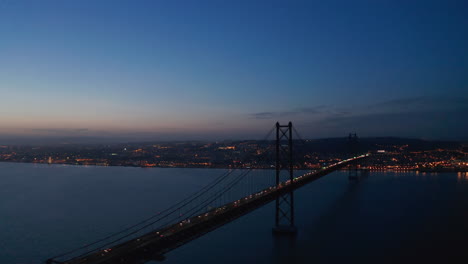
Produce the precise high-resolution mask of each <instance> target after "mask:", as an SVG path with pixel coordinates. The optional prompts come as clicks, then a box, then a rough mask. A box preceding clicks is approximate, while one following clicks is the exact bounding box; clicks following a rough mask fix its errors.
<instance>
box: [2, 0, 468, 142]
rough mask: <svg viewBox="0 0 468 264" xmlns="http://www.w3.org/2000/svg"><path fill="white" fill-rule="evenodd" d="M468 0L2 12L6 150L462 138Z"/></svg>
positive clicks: (466, 106)
mask: <svg viewBox="0 0 468 264" xmlns="http://www.w3.org/2000/svg"><path fill="white" fill-rule="evenodd" d="M467 12H468V2H466V1H371V0H369V1H359V0H358V1H247V0H246V1H243V0H241V1H189V0H186V1H178V0H175V1H103V0H102V1H91V0H83V1H71V0H63V1H58V0H57V1H45V0H44V1H21V0H18V1H11V0H3V1H2V0H0V92H1V104H0V136H2V137H3V138H8V137H11V136H24V137H65V136H73V137H80V136H82V137H91V136H92V137H108V138H122V139H124V138H141V139H161V140H165V139H235V138H261V137H262V135H263V134H265V133H266V132H267V131H268V130H269V128H270V127H271V126H272V125H273V124H274V122H276V121H281V122H287V121H290V120H291V121H293V122H294V124H295V125H296V126H297V128H298V129H299V130H300V131H301V133H302V134H303V136H304V137H309V138H316V137H329V136H330V137H335V136H343V135H346V134H347V133H348V132H350V131H356V132H357V133H358V134H359V135H362V136H408V137H421V138H437V139H467V136H466V135H468V125H467V124H466V123H467V122H466V121H465V120H464V119H465V117H466V115H467V114H468V74H467V72H468V48H467V47H468V34H467V33H466V32H467V28H468V16H466V13H467Z"/></svg>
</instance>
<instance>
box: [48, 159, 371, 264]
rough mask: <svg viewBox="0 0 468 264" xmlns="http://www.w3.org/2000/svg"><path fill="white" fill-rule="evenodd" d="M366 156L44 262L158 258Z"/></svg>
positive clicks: (111, 263)
mask: <svg viewBox="0 0 468 264" xmlns="http://www.w3.org/2000/svg"><path fill="white" fill-rule="evenodd" d="M368 156H369V154H364V155H360V156H357V157H353V158H350V159H347V160H343V161H340V162H338V163H335V164H332V165H329V166H327V167H323V168H322V169H320V170H317V171H315V172H310V173H306V174H304V175H302V176H299V177H296V178H294V179H293V180H292V181H291V180H287V181H284V182H281V183H279V184H278V185H277V186H272V187H269V188H266V189H264V190H261V191H259V192H256V193H253V194H251V195H248V196H246V197H243V198H241V199H239V200H236V201H233V202H230V203H227V204H225V205H223V206H220V207H217V208H214V209H212V210H210V211H208V212H206V213H203V214H200V215H197V216H194V217H191V218H187V219H185V220H183V221H180V222H178V223H175V224H172V225H169V226H166V227H164V228H161V229H159V230H154V231H152V232H149V233H146V234H144V235H142V236H140V237H138V238H135V239H132V240H129V241H126V242H123V243H121V244H118V245H115V246H113V247H111V248H106V249H102V250H100V251H95V252H92V253H90V254H88V255H85V256H79V257H76V258H73V259H71V260H67V261H64V262H60V261H56V260H52V259H50V260H48V261H47V262H46V263H61V264H116V263H125V264H140V263H145V262H148V261H151V260H156V261H161V260H164V258H165V257H164V254H165V253H167V252H169V251H171V250H173V249H175V248H177V247H180V246H182V245H184V244H186V243H188V242H190V241H192V240H194V239H196V238H198V237H200V236H202V235H204V234H206V233H208V232H210V231H213V230H215V229H216V228H218V227H221V226H223V225H225V224H227V223H229V222H231V221H233V220H235V219H237V218H239V217H241V216H242V215H245V214H247V213H249V212H251V211H253V210H255V209H257V208H259V207H261V206H263V205H265V204H267V203H270V202H272V201H274V200H275V199H277V197H279V196H281V195H284V194H285V193H288V192H291V191H294V190H295V189H298V188H300V187H302V186H304V185H306V184H308V183H310V182H312V181H315V180H317V179H319V178H321V177H323V176H325V175H327V174H329V173H331V172H333V171H335V170H338V169H340V168H342V167H344V166H347V165H349V164H351V163H353V162H356V161H358V160H362V159H365V158H367V157H368Z"/></svg>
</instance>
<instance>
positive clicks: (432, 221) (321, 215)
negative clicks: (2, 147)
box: [0, 163, 468, 264]
mask: <svg viewBox="0 0 468 264" xmlns="http://www.w3.org/2000/svg"><path fill="white" fill-rule="evenodd" d="M0 172H1V173H0V238H1V239H0V263H8V264H20V263H21V264H23V263H28V264H29V263H39V262H40V260H44V259H46V258H47V257H49V256H51V255H53V254H55V253H58V252H61V251H64V250H68V249H70V248H73V247H76V246H78V245H81V244H82V243H86V242H88V241H90V240H93V239H96V238H99V237H102V236H104V235H107V234H108V233H111V232H113V231H115V230H119V229H121V228H122V227H125V226H128V225H129V224H132V223H135V222H138V221H139V220H141V219H142V218H145V217H147V216H148V215H150V214H151V213H152V212H157V211H160V210H161V209H164V208H166V207H167V206H169V205H171V204H172V203H174V202H175V201H179V200H180V199H181V198H184V197H186V196H187V195H188V194H190V193H193V192H194V191H196V190H198V189H200V188H201V187H202V186H204V185H205V184H207V183H208V182H210V181H211V180H212V179H214V178H215V177H216V176H218V175H219V174H220V173H221V172H223V170H218V169H213V170H211V169H161V168H152V169H141V168H125V167H96V166H87V167H82V166H68V165H40V164H13V163H0ZM347 176H348V174H347V172H345V171H340V172H336V173H333V174H331V175H328V176H326V177H324V178H322V179H320V180H318V181H316V182H313V183H311V184H309V185H307V186H305V187H303V188H302V189H300V190H298V191H297V192H296V193H295V201H296V205H295V207H296V208H295V210H296V225H297V227H298V229H299V234H298V236H297V238H296V239H295V240H293V241H290V240H284V239H279V240H278V239H274V238H273V237H272V234H271V227H272V226H273V223H274V206H273V204H269V205H267V206H265V207H263V208H261V209H259V210H256V211H254V212H252V213H250V214H248V215H246V216H244V217H241V218H239V219H237V220H236V221H234V222H233V223H231V224H229V225H226V226H223V227H221V228H219V229H218V230H216V231H213V232H211V233H209V234H207V235H205V236H203V237H201V238H199V239H197V240H195V241H193V242H191V243H189V244H187V245H185V246H183V247H181V248H178V249H177V250H174V251H172V252H170V253H169V254H167V260H166V261H165V262H166V263H168V264H171V263H180V264H182V263H227V264H230V263H232V264H234V263H255V264H257V263H278V264H286V263H310V262H311V260H312V259H313V260H314V263H343V262H344V261H346V262H353V261H358V260H359V261H360V262H361V263H375V257H379V258H380V257H382V256H385V258H388V259H392V258H396V261H395V262H398V263H405V261H404V260H405V258H403V256H407V255H408V254H413V255H416V256H419V257H420V259H419V260H420V261H421V262H424V261H426V262H427V261H429V260H431V259H433V258H437V257H438V256H454V255H455V256H456V255H457V254H458V255H463V256H464V257H466V255H467V253H465V252H466V251H465V250H464V247H465V246H466V245H467V244H468V239H467V237H468V236H467V234H468V226H467V225H466V224H465V223H466V222H468V213H467V210H466V208H467V206H468V175H467V173H463V172H461V173H417V172H401V173H400V172H371V173H370V174H369V176H368V177H365V178H363V179H362V180H361V181H359V182H350V181H349V180H348V177H347ZM363 249H365V250H363ZM363 252H364V253H363ZM400 257H401V258H400Z"/></svg>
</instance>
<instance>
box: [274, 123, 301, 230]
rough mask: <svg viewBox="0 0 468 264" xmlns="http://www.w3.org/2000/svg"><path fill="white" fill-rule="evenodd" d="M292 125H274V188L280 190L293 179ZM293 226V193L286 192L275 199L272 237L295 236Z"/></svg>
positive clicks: (294, 227)
mask: <svg viewBox="0 0 468 264" xmlns="http://www.w3.org/2000/svg"><path fill="white" fill-rule="evenodd" d="M292 130H293V129H292V123H291V122H289V124H288V125H283V126H282V125H280V124H279V123H278V122H277V123H276V188H282V187H284V186H281V183H282V182H285V181H287V180H289V181H290V182H291V183H292V182H293V179H294V174H293V168H294V166H293V141H292ZM296 233H297V228H296V226H295V225H294V192H293V191H291V192H288V193H286V194H283V195H281V196H279V197H278V198H276V215H275V226H274V228H273V234H274V235H295V234H296Z"/></svg>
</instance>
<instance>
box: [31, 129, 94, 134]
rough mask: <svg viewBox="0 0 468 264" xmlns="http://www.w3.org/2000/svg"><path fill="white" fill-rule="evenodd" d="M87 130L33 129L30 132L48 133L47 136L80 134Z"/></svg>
mask: <svg viewBox="0 0 468 264" xmlns="http://www.w3.org/2000/svg"><path fill="white" fill-rule="evenodd" d="M88 131H89V129H87V128H73V129H70V128H33V129H31V132H36V133H48V134H81V133H84V132H88Z"/></svg>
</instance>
